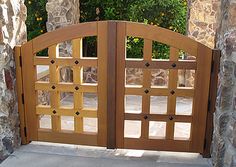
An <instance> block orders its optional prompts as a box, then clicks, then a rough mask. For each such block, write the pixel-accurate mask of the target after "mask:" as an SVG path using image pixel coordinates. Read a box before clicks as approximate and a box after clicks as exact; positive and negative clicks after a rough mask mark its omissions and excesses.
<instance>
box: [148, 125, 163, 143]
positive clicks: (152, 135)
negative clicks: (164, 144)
mask: <svg viewBox="0 0 236 167" xmlns="http://www.w3.org/2000/svg"><path fill="white" fill-rule="evenodd" d="M165 137H166V122H159V121H150V122H149V139H165Z"/></svg>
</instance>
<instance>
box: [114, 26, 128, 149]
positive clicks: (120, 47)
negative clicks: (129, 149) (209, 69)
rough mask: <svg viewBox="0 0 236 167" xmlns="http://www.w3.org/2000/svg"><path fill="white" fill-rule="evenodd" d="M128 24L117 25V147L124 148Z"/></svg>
mask: <svg viewBox="0 0 236 167" xmlns="http://www.w3.org/2000/svg"><path fill="white" fill-rule="evenodd" d="M125 57H126V23H124V22H122V23H117V61H116V62H117V66H116V72H117V75H116V136H117V138H116V146H117V147H118V148H124V112H125V108H124V105H125V103H124V94H125Z"/></svg>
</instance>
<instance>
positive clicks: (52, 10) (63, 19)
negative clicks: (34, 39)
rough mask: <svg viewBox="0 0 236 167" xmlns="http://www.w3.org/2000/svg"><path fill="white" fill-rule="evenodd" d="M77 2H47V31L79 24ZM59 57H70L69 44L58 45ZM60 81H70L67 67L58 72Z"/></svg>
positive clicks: (75, 0)
mask: <svg viewBox="0 0 236 167" xmlns="http://www.w3.org/2000/svg"><path fill="white" fill-rule="evenodd" d="M79 6H80V4H79V0H48V2H47V5H46V10H47V12H48V21H47V31H48V32H50V31H53V30H56V29H58V28H62V27H65V26H68V25H72V24H77V23H79V19H80V9H79ZM59 50H60V56H61V57H70V56H71V53H72V52H71V51H72V48H71V42H70V41H65V42H63V43H62V44H60V45H59ZM60 74H61V75H60V76H61V80H63V81H65V82H68V81H70V82H71V81H72V77H73V75H72V70H71V68H69V67H65V68H62V69H61V70H60Z"/></svg>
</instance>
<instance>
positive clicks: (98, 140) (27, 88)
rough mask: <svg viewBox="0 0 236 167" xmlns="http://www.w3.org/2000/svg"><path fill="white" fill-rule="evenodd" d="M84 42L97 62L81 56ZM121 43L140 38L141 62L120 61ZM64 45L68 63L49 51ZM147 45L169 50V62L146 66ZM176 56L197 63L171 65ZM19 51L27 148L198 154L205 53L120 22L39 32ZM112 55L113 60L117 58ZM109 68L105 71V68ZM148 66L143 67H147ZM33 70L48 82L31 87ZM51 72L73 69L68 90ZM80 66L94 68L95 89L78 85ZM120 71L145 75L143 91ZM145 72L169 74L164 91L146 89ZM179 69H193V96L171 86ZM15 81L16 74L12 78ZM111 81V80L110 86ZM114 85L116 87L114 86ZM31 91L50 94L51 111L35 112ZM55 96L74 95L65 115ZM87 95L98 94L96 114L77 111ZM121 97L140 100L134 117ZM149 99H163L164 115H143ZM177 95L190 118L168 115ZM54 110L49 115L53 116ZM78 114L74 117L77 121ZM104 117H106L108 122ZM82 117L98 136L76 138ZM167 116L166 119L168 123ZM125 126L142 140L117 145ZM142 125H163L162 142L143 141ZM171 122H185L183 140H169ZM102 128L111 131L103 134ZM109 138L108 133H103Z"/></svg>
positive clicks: (171, 35)
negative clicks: (44, 73)
mask: <svg viewBox="0 0 236 167" xmlns="http://www.w3.org/2000/svg"><path fill="white" fill-rule="evenodd" d="M58 34H60V35H58ZM87 36H97V40H98V41H97V42H98V46H97V48H98V51H97V52H98V53H97V58H83V57H82V38H83V37H87ZM127 36H133V37H140V38H144V58H143V60H133V59H126V37H127ZM112 37H113V38H112ZM67 40H72V45H73V53H72V54H73V55H72V57H71V58H61V57H57V56H58V53H57V51H58V49H57V48H56V45H57V44H58V43H61V42H63V41H67ZM153 41H158V42H161V43H164V44H167V45H170V48H171V53H170V60H164V61H160V60H152V59H151V56H152V42H153ZM45 48H49V57H36V56H35V54H36V53H37V52H38V51H40V50H42V49H45ZM179 50H183V51H184V52H187V53H188V54H190V55H192V56H195V57H196V58H197V59H196V61H190V60H187V61H180V60H178V51H179ZM21 51H22V56H23V69H22V71H23V88H24V90H23V91H24V97H25V102H26V103H25V106H24V107H25V115H26V118H25V122H26V127H27V133H28V137H27V140H26V141H32V140H36V141H37V140H40V141H51V142H61V143H71V144H86V145H96V146H107V143H108V144H109V148H115V147H116V148H133V149H154V150H168V151H189V152H200V153H202V152H203V145H204V136H205V131H206V130H205V129H206V116H207V103H208V94H209V83H210V71H211V67H210V66H211V61H212V59H211V54H212V50H211V49H209V48H207V47H205V46H204V45H202V44H199V43H198V42H195V41H193V40H192V39H190V38H187V37H185V36H183V35H180V34H177V33H175V32H172V31H169V30H166V29H163V28H159V27H155V26H151V25H145V24H139V23H131V22H123V21H121V22H120V21H102V22H92V23H83V24H79V25H74V26H69V27H66V28H63V29H60V30H56V31H54V32H50V33H46V34H44V35H42V36H40V37H38V38H36V39H34V40H33V41H30V42H27V43H26V44H24V45H23V46H22V48H21ZM115 52H116V53H115ZM115 55H117V58H116V59H115ZM109 56H111V57H109ZM108 57H109V58H108ZM52 60H53V61H52ZM52 62H53V63H52ZM76 62H77V63H76ZM111 62H112V64H109V63H111ZM147 63H149V66H148V65H146V64H147ZM36 65H48V66H49V67H50V68H49V69H50V70H49V71H50V81H49V82H42V81H36V73H35V72H36V69H35V66H36ZM58 66H71V67H72V68H73V74H74V78H73V79H74V82H73V83H59V76H58ZM83 67H97V68H98V83H97V84H85V83H82V74H81V71H82V68H83ZM125 68H142V69H144V73H143V74H144V75H143V78H144V80H143V85H142V86H126V85H125V77H126V76H125ZM151 69H166V70H169V79H170V80H169V85H168V88H166V87H155V86H151V72H150V70H151ZM178 69H184V70H186V69H188V70H190V69H191V70H196V74H195V87H194V89H189V88H179V87H177V80H178V77H177V74H178V72H177V71H178ZM108 75H109V77H110V78H108ZM19 76H20V74H18V77H19ZM112 78H115V79H113V80H112ZM115 80H116V82H114V81H115ZM115 87H116V88H115ZM112 88H113V89H112ZM114 88H115V90H114ZM37 90H46V91H50V93H51V97H52V98H51V106H40V105H37V103H36V98H35V96H34V95H37V93H36V91H37ZM145 90H148V92H147V91H145ZM172 90H173V91H174V94H173V93H172V94H173V95H172V94H171V91H172ZM59 92H73V93H74V101H75V103H74V106H73V107H72V108H66V107H64V108H62V107H60V106H59V101H60V96H59ZM87 92H91V93H97V95H98V109H97V111H96V110H92V109H91V110H90V109H83V101H82V96H83V93H87ZM125 95H140V96H142V99H143V101H142V113H141V114H127V113H125ZM114 96H116V97H114ZM150 96H168V109H167V110H168V112H167V114H165V115H158V114H150V111H149V110H150ZM178 96H180V97H193V103H194V104H193V115H192V116H184V115H175V106H176V97H178ZM19 100H20V99H19ZM54 110H55V111H56V113H55V112H53V111H54ZM77 111H78V112H79V114H76V112H77ZM109 112H111V113H109ZM107 113H109V114H108V116H107ZM41 114H42V115H44V114H45V115H51V116H52V127H53V128H52V130H43V129H38V128H39V127H38V126H39V124H38V122H39V120H38V115H41ZM115 114H116V115H115ZM60 116H72V117H74V118H75V131H74V132H73V131H72V132H68V131H62V130H61V128H60V124H61V122H60ZM115 116H116V118H115ZM145 116H147V117H145ZM83 117H89V118H96V117H97V118H98V133H97V134H95V133H85V132H83V125H82V118H83ZM171 117H172V119H170V118H171ZM210 117H212V116H210ZM108 119H109V121H113V123H112V125H111V126H110V124H108V122H109V121H108ZM125 120H139V121H141V122H142V130H141V138H138V139H130V138H124V121H125ZM23 121H24V120H22V122H23ZM149 121H163V122H167V135H166V138H165V139H153V138H149V136H148V135H149V134H148V131H149V127H148V126H149ZM114 122H115V123H116V124H114ZM174 122H183V123H184V122H187V123H192V128H191V139H190V140H183V141H180V140H174V137H173V134H174ZM22 125H24V123H23V124H22ZM108 126H110V127H109V129H108ZM112 129H113V130H114V131H112ZM108 131H109V133H107V132H108ZM114 132H116V138H114V136H115V135H114ZM107 134H109V135H107ZM110 134H111V135H110ZM107 138H109V140H108V139H107ZM115 140H116V141H115ZM107 141H109V142H107ZM114 143H115V144H114Z"/></svg>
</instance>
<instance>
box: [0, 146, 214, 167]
mask: <svg viewBox="0 0 236 167" xmlns="http://www.w3.org/2000/svg"><path fill="white" fill-rule="evenodd" d="M209 162H210V160H208V159H203V158H202V157H201V156H200V155H199V154H193V153H174V152H158V151H142V150H107V149H105V148H97V147H85V146H75V145H62V144H60V145H56V144H51V143H35V142H33V143H32V144H29V145H27V146H22V147H21V148H19V149H18V150H16V151H15V152H14V153H13V154H12V155H11V156H10V157H9V158H8V159H6V160H5V161H4V162H3V163H2V164H0V167H210V166H211V165H210V163H209Z"/></svg>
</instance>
